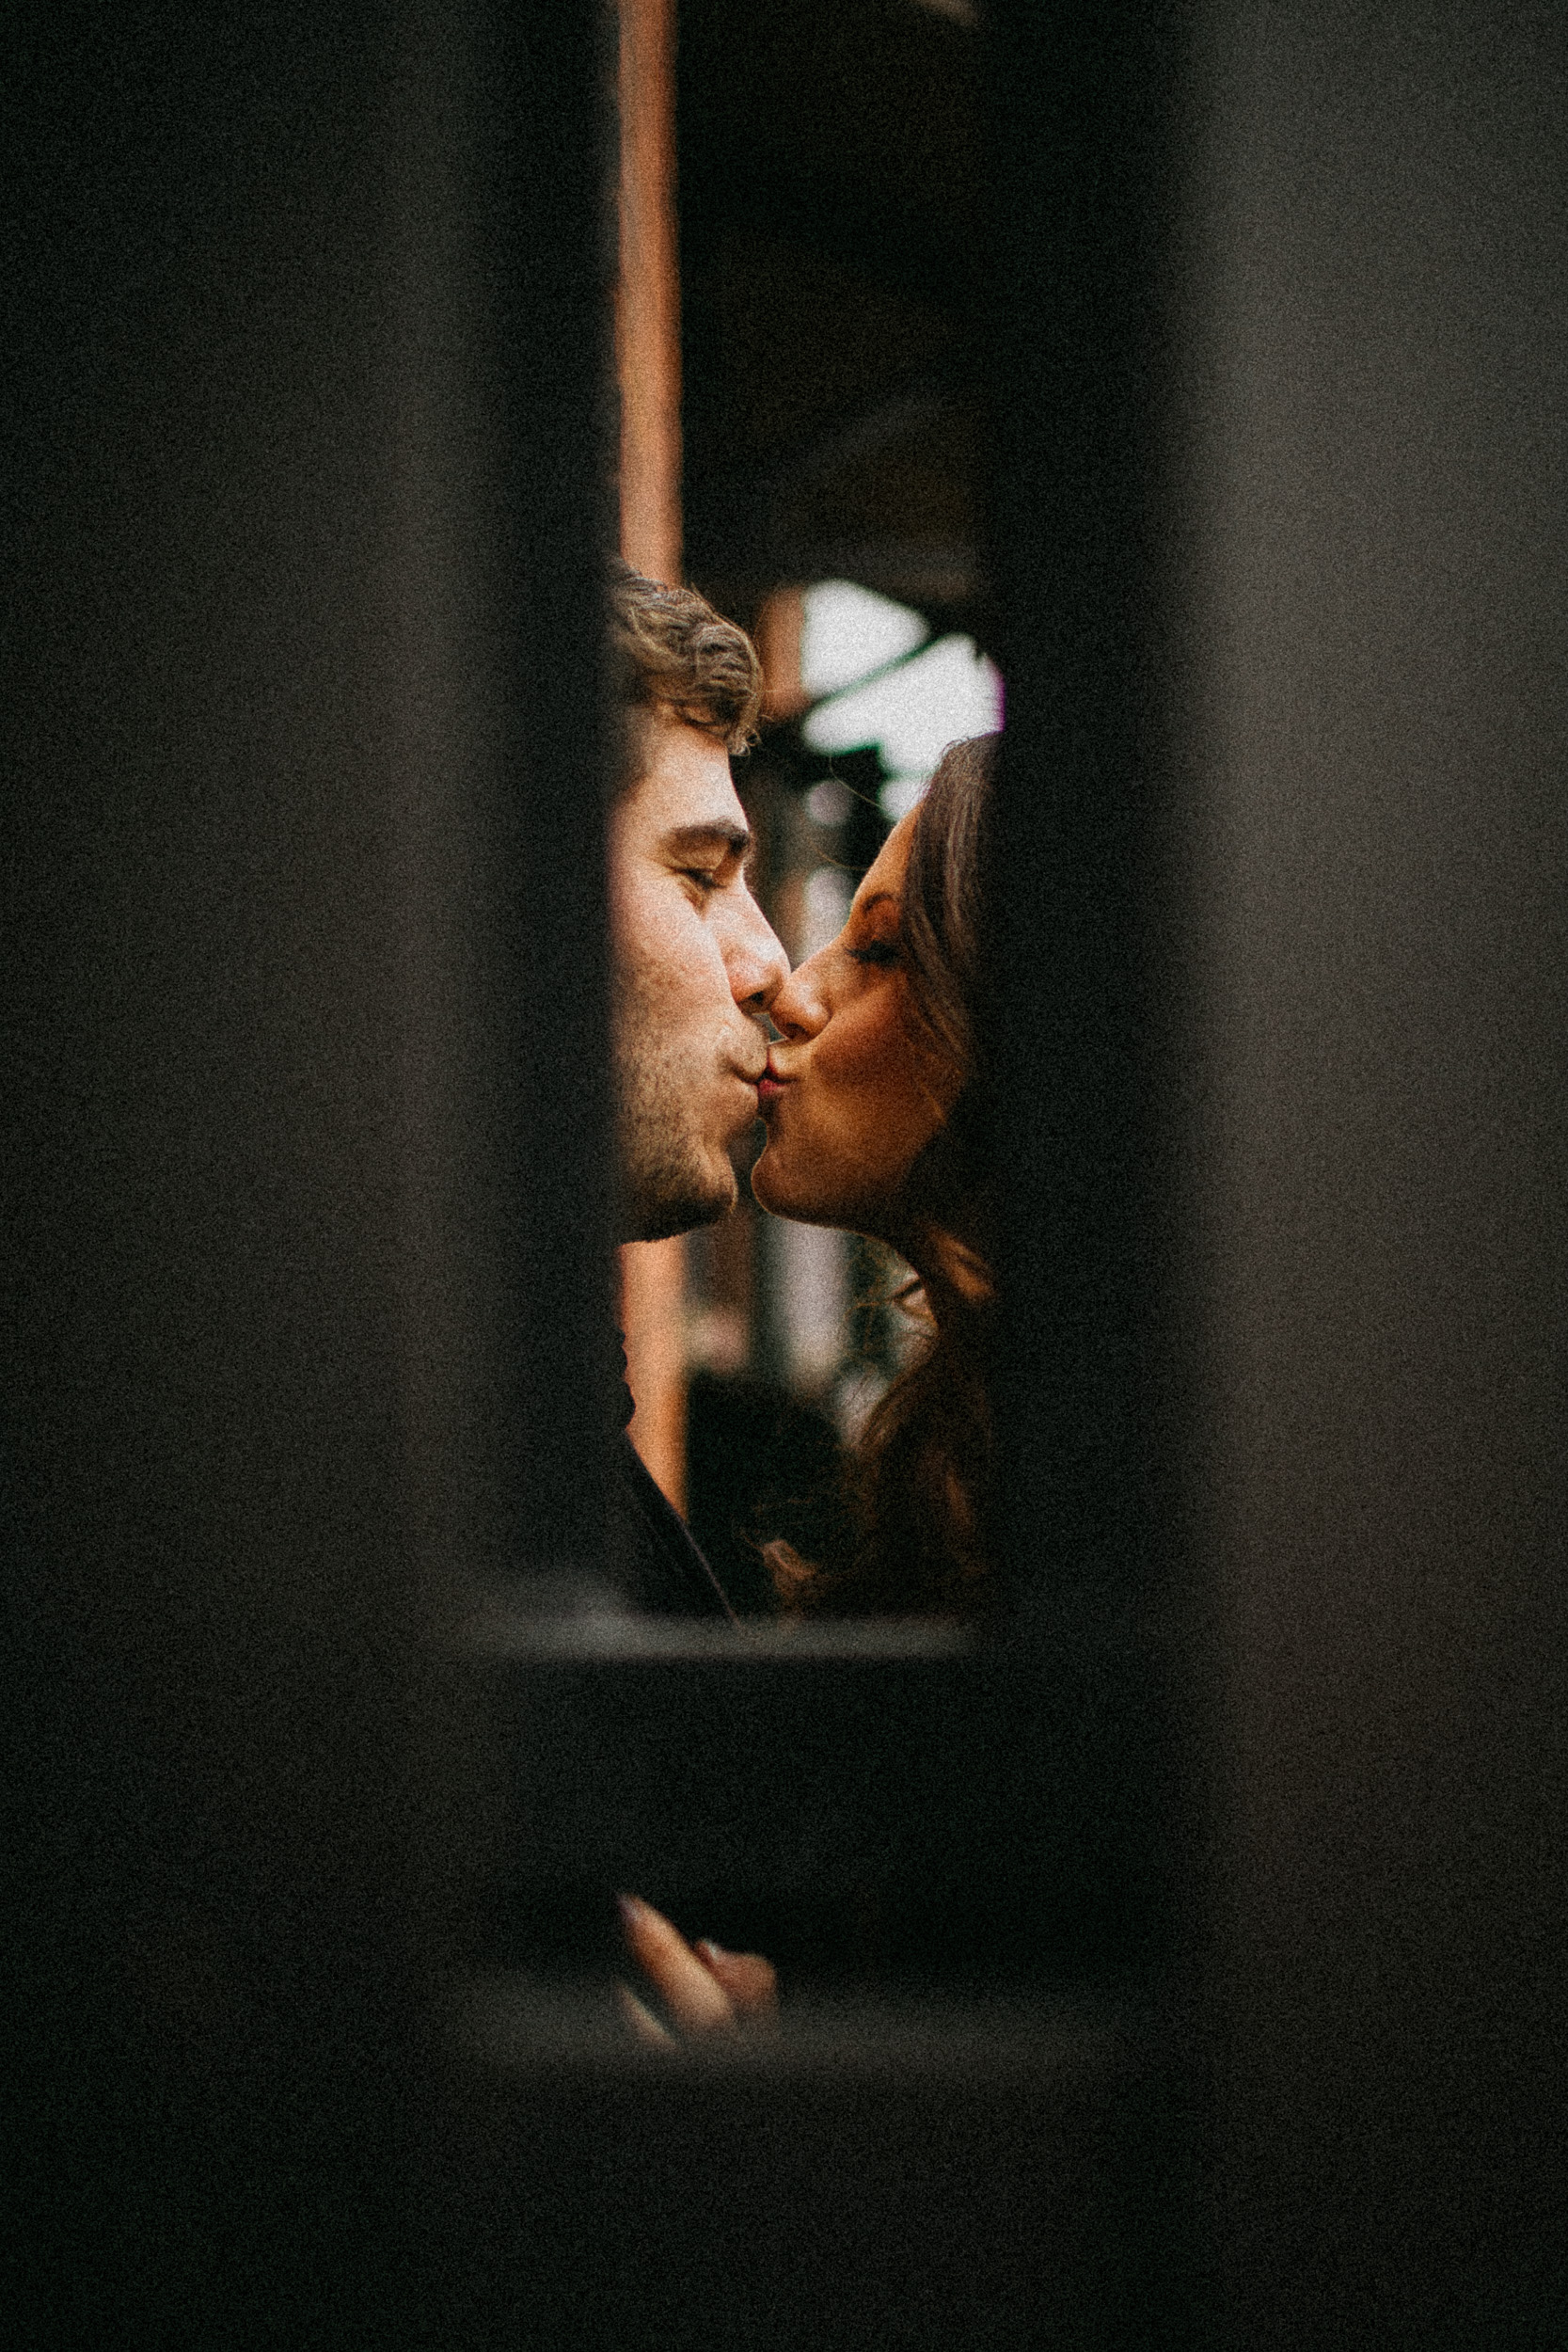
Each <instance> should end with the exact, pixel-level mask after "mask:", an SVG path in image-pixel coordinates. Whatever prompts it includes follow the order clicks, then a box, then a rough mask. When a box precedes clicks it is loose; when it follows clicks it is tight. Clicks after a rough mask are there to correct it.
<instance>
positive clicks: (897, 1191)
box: [752, 812, 959, 1242]
mask: <svg viewBox="0 0 1568 2352" xmlns="http://www.w3.org/2000/svg"><path fill="white" fill-rule="evenodd" d="M913 823H914V815H913V813H912V812H911V815H910V816H908V817H906V818H904V819H903V821H902V823H900V824H898V825H896V826H895V828H894V831H893V832H892V833H891V834H889V835H888V838H887V840H886V842H885V843H884V844H883V846H882V851H881V855H880V856H879V858H878V860H877V862H876V864H875V865H874V866H872V868H871V870H870V872H869V873H868V874H867V875H866V877H865V880H864V881H863V882H862V884H861V886H860V888H859V890H857V891H856V893H855V899H854V904H853V905H852V906H851V908H850V910H849V920H848V921H847V923H846V925H845V927H844V929H843V930H842V931H840V933H839V935H838V937H837V938H836V939H835V940H833V941H832V943H831V945H830V946H826V947H824V948H823V949H822V950H821V952H820V953H819V954H817V955H815V956H813V957H812V958H811V960H810V961H809V962H807V963H803V964H801V966H800V970H799V971H798V972H795V973H793V974H792V975H791V977H790V978H789V980H788V981H787V982H786V983H785V985H784V988H783V989H782V990H781V991H780V993H779V994H778V995H777V996H776V997H775V998H774V999H773V1002H772V1005H771V1006H770V1008H769V1010H770V1012H771V1014H772V1017H773V1021H774V1025H775V1026H776V1027H777V1028H779V1029H780V1030H781V1031H782V1032H783V1039H784V1041H783V1043H782V1044H777V1045H775V1046H774V1047H773V1048H772V1050H771V1052H770V1053H769V1055H768V1075H767V1076H766V1077H765V1078H764V1079H763V1082H762V1087H761V1089H760V1091H761V1097H762V1115H763V1117H764V1119H765V1120H767V1122H768V1142H767V1145H766V1147H765V1148H764V1151H763V1153H762V1156H761V1158H760V1159H759V1160H758V1162H757V1164H756V1167H755V1168H753V1169H752V1191H753V1192H754V1193H755V1195H756V1197H757V1199H758V1200H759V1201H760V1202H761V1203H762V1206H763V1207H764V1208H765V1209H768V1210H770V1211H771V1212H772V1214H773V1215H774V1216H788V1217H794V1218H797V1219H798V1220H799V1221H800V1222H801V1223H803V1224H807V1225H840V1226H844V1227H846V1228H847V1229H848V1230H849V1231H850V1232H863V1233H874V1234H877V1235H878V1236H879V1237H880V1238H882V1239H884V1240H888V1241H893V1242H897V1241H898V1240H899V1238H900V1235H901V1232H902V1217H901V1210H902V1207H903V1201H904V1187H905V1184H906V1181H907V1179H908V1176H909V1172H910V1169H911V1166H912V1165H913V1163H914V1161H915V1159H916V1157H917V1156H918V1155H919V1153H920V1152H922V1151H923V1150H924V1148H925V1146H926V1145H927V1143H929V1141H930V1140H931V1137H932V1136H934V1135H935V1134H936V1132H937V1130H938V1128H939V1127H940V1126H941V1125H942V1121H943V1120H944V1119H945V1118H946V1116H947V1114H948V1112H949V1111H950V1110H951V1109H952V1107H953V1104H954V1103H955V1101H956V1100H957V1099H958V1092H959V1081H958V1077H957V1075H956V1073H954V1072H953V1070H952V1069H951V1067H950V1066H949V1064H948V1063H947V1062H946V1061H945V1060H944V1058H943V1057H942V1056H940V1055H939V1054H937V1053H936V1052H935V1050H934V1049H933V1048H932V1047H931V1046H930V1045H929V1044H928V1043H927V1042H926V1041H925V1040H924V1038H923V1035H922V1032H921V1030H920V1028H919V1026H918V1025H917V1023H916V1022H915V1020H914V1018H913V1014H912V1009H911V999H910V983H909V978H908V976H907V973H906V970H905V966H904V960H903V950H902V947H901V946H900V943H899V930H898V896H899V891H900V889H901V888H902V885H903V881H904V868H905V866H907V865H908V863H909V854H910V834H911V827H912V826H913Z"/></svg>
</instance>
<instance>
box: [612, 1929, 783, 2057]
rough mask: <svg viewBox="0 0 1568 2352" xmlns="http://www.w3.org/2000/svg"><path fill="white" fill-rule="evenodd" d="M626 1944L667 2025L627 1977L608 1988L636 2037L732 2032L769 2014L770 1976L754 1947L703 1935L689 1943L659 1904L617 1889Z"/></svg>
mask: <svg viewBox="0 0 1568 2352" xmlns="http://www.w3.org/2000/svg"><path fill="white" fill-rule="evenodd" d="M620 1902H621V1920H622V1926H623V1929H624V1931H625V1934H626V1948H627V1950H628V1951H629V1952H630V1954H631V1956H632V1958H633V1960H635V1961H636V1963H637V1964H638V1966H639V1967H640V1968H641V1971H642V1973H643V1975H644V1976H645V1977H646V1978H647V1979H648V1982H649V1983H650V1984H651V1985H652V1987H653V1989H654V1991H655V1992H656V1993H657V1995H658V1997H659V1999H660V2000H661V2001H662V2002H663V2004H664V2007H665V2010H666V2011H667V2012H668V2014H669V2017H670V2019H671V2022H672V2024H673V2026H674V2027H675V2029H676V2030H675V2032H674V2033H672V2032H671V2031H670V2028H669V2027H668V2026H663V2025H661V2024H660V2023H659V2020H658V2019H657V2017H656V2016H655V2015H654V2013H653V2011H652V2010H650V2009H648V2008H647V2007H646V2006H645V2004H644V2003H643V2002H641V2001H640V2000H639V1999H638V1997H637V1995H636V1994H635V1993H634V1992H633V1991H632V1990H631V1987H630V1986H629V1985H626V1984H619V1985H617V1986H616V1988H615V1992H616V1997H617V1999H618V2000H619V2002H620V2005H621V2012H622V2015H623V2016H624V2017H625V2018H626V2023H627V2025H628V2026H630V2027H631V2029H632V2031H633V2033H635V2034H636V2035H637V2037H638V2039H639V2040H640V2041H641V2042H674V2041H675V2040H676V2039H677V2038H678V2037H679V2036H686V2035H690V2036H700V2035H706V2034H733V2033H738V2032H740V2031H741V2030H742V2029H743V2028H744V2027H746V2026H766V2025H767V2024H768V2022H770V2021H771V2020H772V2019H773V2017H774V2016H775V2015H776V2014H777V2011H778V2006H779V1991H778V1979H777V1978H776V1977H775V1976H774V1973H773V1967H772V1963H771V1962H769V1961H766V1960H764V1959H763V1957H762V1955H761V1953H760V1952H727V1951H725V1950H724V1948H723V1947H722V1946H721V1945H719V1944H713V1943H710V1942H709V1941H708V1940H707V1939H706V1937H704V1938H703V1940H702V1941H701V1942H700V1943H697V1944H689V1943H688V1942H687V1940H686V1938H685V1936H684V1935H682V1934H681V1932H680V1931H679V1929H678V1928H673V1927H672V1926H671V1924H670V1922H669V1920H668V1919H667V1918H666V1917H665V1916H664V1914H663V1913H662V1912H661V1911H656V1910H655V1909H654V1907H653V1905H652V1904H651V1903H645V1902H642V1901H641V1899H639V1898H638V1897H637V1896H636V1895H623V1896H622V1897H621V1899H620Z"/></svg>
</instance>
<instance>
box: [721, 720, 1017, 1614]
mask: <svg viewBox="0 0 1568 2352" xmlns="http://www.w3.org/2000/svg"><path fill="white" fill-rule="evenodd" d="M997 742H998V738H997V737H996V736H994V735H981V736H974V737H972V738H971V739H969V740H968V741H967V742H962V743H955V744H954V745H953V746H952V748H951V749H950V750H949V751H948V752H947V753H946V754H945V755H943V757H942V762H941V765H940V766H939V767H938V769H937V771H936V774H935V775H934V776H933V777H932V779H931V786H930V789H929V791H928V792H927V795H926V798H925V799H924V800H923V801H922V802H921V803H920V808H919V813H918V815H917V816H916V818H915V822H914V826H913V830H912V838H911V845H910V860H909V865H908V866H907V868H906V871H905V876H904V884H903V891H902V895H901V898H900V903H899V938H900V945H901V946H902V948H903V951H904V957H905V969H906V971H907V972H908V975H909V982H910V1000H911V1019H912V1020H913V1021H914V1022H915V1023H916V1024H917V1025H918V1026H919V1027H920V1029H921V1030H922V1031H923V1032H924V1034H925V1037H926V1039H927V1041H928V1042H929V1043H930V1045H931V1046H932V1047H933V1049H934V1050H935V1051H936V1052H937V1053H938V1054H940V1055H941V1057H942V1059H943V1060H945V1061H946V1062H947V1063H948V1065H949V1066H950V1068H951V1069H952V1070H953V1071H954V1072H955V1073H956V1074H957V1075H958V1078H959V1080H960V1092H959V1094H958V1100H957V1102H956V1103H955V1104H954V1107H953V1109H952V1111H951V1112H950V1113H949V1115H948V1117H947V1119H946V1120H944V1122H943V1124H942V1127H941V1129H940V1130H939V1131H938V1133H937V1135H936V1136H934V1137H933V1138H932V1140H931V1142H930V1143H929V1144H928V1145H927V1148H926V1150H925V1151H924V1152H922V1153H921V1155H920V1158H919V1159H918V1160H917V1161H916V1162H915V1165H914V1167H913V1168H912V1169H911V1174H910V1178H909V1184H908V1190H907V1202H908V1209H909V1213H910V1216H911V1222H919V1223H922V1224H924V1225H926V1226H928V1227H931V1228H935V1229H937V1230H938V1231H939V1232H941V1233H942V1235H943V1236H945V1237H946V1238H947V1239H948V1240H949V1241H951V1243H953V1244H954V1245H956V1247H957V1249H958V1252H959V1253H960V1254H961V1255H962V1257H963V1258H964V1260H965V1262H966V1269H967V1274H968V1277H969V1279H967V1280H966V1281H965V1282H964V1283H963V1284H962V1285H960V1286H958V1287H955V1288H952V1289H951V1290H949V1289H948V1288H946V1287H945V1286H944V1295H943V1302H942V1321H941V1323H940V1325H937V1324H935V1323H933V1325H932V1327H931V1331H932V1336H931V1338H930V1340H929V1342H928V1343H927V1345H926V1347H925V1348H924V1350H923V1351H922V1353H921V1354H920V1356H919V1357H918V1358H917V1359H916V1360H915V1361H914V1362H913V1363H911V1365H910V1366H909V1367H908V1368H907V1370H905V1371H904V1372H903V1373H901V1374H900V1375H899V1376H898V1377H897V1378H896V1379H895V1381H894V1382H893V1384H892V1386H891V1387H890V1388H889V1389H888V1390H887V1391H886V1393H885V1394H884V1395H883V1397H882V1398H881V1400H880V1402H879V1404H878V1406H876V1408H875V1409H874V1411H873V1412H872V1414H871V1416H870V1418H869V1420H868V1421H867V1422H866V1426H865V1429H864V1432H863V1436H862V1438H861V1441H860V1443H859V1445H858V1446H857V1447H856V1448H855V1449H854V1451H853V1452H852V1454H850V1456H849V1457H848V1460H847V1465H846V1470H845V1487H846V1500H847V1504H848V1513H847V1518H848V1525H849V1530H850V1533H849V1535H848V1538H847V1545H846V1550H845V1554H844V1556H843V1557H841V1559H839V1560H838V1561H837V1562H826V1561H825V1562H823V1563H821V1564H820V1565H810V1564H808V1563H806V1562H804V1561H802V1560H801V1559H800V1557H799V1556H798V1555H797V1554H795V1553H794V1552H792V1551H791V1550H790V1549H789V1547H788V1546H787V1545H783V1544H773V1545H769V1546H768V1547H766V1549H767V1552H768V1558H769V1563H770V1565H771V1567H772V1571H773V1576H774V1581H775V1583H776V1584H777V1586H778V1589H779V1592H780V1596H781V1598H782V1599H783V1600H784V1605H785V1606H786V1608H788V1609H790V1610H791V1611H793V1612H798V1613H802V1614H805V1615H808V1616H871V1615H875V1616H904V1615H926V1614H929V1613H937V1614H941V1615H944V1616H954V1615H958V1616H972V1615H974V1614H975V1613H977V1612H978V1611H979V1610H980V1609H982V1608H983V1607H984V1605H985V1603H986V1601H987V1600H988V1599H989V1597H990V1591H991V1586H992V1570H991V1557H992V1552H991V1517H992V1513H991V1484H992V1444H991V1413H990V1386H991V1373H992V1361H991V1358H992V1348H993V1343H994V1342H993V1334H994V1328H995V1306H994V1300H993V1298H992V1296H991V1294H990V1281H989V1279H988V1267H989V1262H990V1256H991V1232H990V1228H991V1219H992V1216H993V1213H994V1194H995V1169H994V1167H993V1152H992V1140H991V1136H992V1120H991V1101H990V1096H991V1089H990V1081H989V1076H988V1073H987V1070H986V1066H985V1056H984V1052H983V1044H982V1032H981V1022H980V1003H979V997H980V986H981V973H982V962H981V921H982V915H981V901H982V891H983V886H984V875H985V866H986V858H987V849H988V835H989V831H990V824H989V819H990V797H991V779H992V775H993V773H994V770H995V764H996V745H997Z"/></svg>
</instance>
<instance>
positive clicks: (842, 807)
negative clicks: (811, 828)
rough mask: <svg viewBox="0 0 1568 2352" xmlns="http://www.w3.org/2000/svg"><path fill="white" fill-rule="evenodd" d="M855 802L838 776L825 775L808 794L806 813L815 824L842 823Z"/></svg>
mask: <svg viewBox="0 0 1568 2352" xmlns="http://www.w3.org/2000/svg"><path fill="white" fill-rule="evenodd" d="M853 806H854V803H853V802H852V801H851V800H850V798H849V794H848V790H847V787H846V786H844V785H843V784H841V783H840V782H839V780H838V778H837V776H824V777H823V779H822V781H821V783H820V784H814V785H813V786H812V787H811V790H810V791H809V792H808V793H807V794H806V815H807V816H808V817H809V818H811V821H812V823H813V824H814V825H842V824H843V822H844V820H845V818H847V816H848V814H849V811H850V809H851V808H852V807H853Z"/></svg>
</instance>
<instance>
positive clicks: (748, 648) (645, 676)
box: [610, 562, 762, 791]
mask: <svg viewBox="0 0 1568 2352" xmlns="http://www.w3.org/2000/svg"><path fill="white" fill-rule="evenodd" d="M610 658H611V662H612V665H613V670H614V675H615V686H616V691H617V695H618V698H619V701H620V705H621V707H622V710H623V712H624V713H625V714H626V720H627V722H628V723H626V724H625V725H624V727H623V730H622V745H621V776H620V784H621V788H622V790H623V791H624V790H626V788H627V787H629V786H630V785H631V784H633V783H634V782H635V781H636V778H637V774H638V770H639V765H640V752H641V746H640V744H639V742H638V732H639V731H638V728H637V726H636V724H635V719H634V714H635V713H637V712H638V711H642V710H666V711H668V712H669V713H670V714H671V716H672V717H673V718H676V719H679V720H681V721H682V722H683V723H685V724H686V725H687V726H689V727H700V728H701V729H702V732H703V733H704V734H705V735H711V736H712V737H713V738H714V739H715V740H716V741H717V742H720V743H722V744H723V746H724V748H725V750H726V751H730V752H743V751H746V750H748V749H749V748H750V746H751V745H752V743H754V742H755V741H756V739H757V712H758V710H759V709H760V708H761V707H762V664H761V662H760V661H759V660H757V656H756V648H755V647H754V646H753V645H752V641H751V639H750V638H749V637H748V636H747V634H746V632H745V630H744V629H743V628H736V625H735V623H734V622H733V621H726V620H724V619H723V618H722V617H721V614H719V613H717V612H715V611H714V609H713V607H712V605H711V604H709V603H708V601H707V599H706V597H705V596H699V595H698V594H697V591H696V590H695V589H694V588H666V587H664V586H663V585H661V583H660V582H659V581H658V580H644V579H643V577H642V575H641V572H634V571H633V570H632V568H631V565H630V564H623V563H620V562H615V563H613V564H611V565H610Z"/></svg>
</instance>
